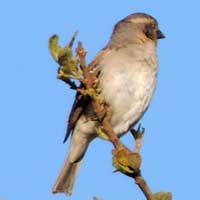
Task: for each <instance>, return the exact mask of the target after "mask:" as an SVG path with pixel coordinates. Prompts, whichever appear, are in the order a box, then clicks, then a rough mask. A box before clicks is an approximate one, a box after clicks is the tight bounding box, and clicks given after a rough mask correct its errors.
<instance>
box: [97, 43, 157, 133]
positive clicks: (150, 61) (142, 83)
mask: <svg viewBox="0 0 200 200" xmlns="http://www.w3.org/2000/svg"><path fill="white" fill-rule="evenodd" d="M99 67H100V68H101V75H100V87H101V89H102V95H103V96H104V98H105V100H106V102H107V103H108V104H109V105H110V106H111V107H112V109H113V116H112V125H113V127H114V131H115V132H116V133H117V134H118V135H119V136H121V135H123V134H124V133H125V132H127V130H128V129H129V128H130V126H132V125H134V124H135V123H136V122H137V121H138V120H139V119H140V118H141V117H142V115H143V113H144V112H145V111H146V109H147V108H148V106H149V103H150V101H151V98H152V96H153V93H154V90H155V86H156V77H157V55H156V47H155V46H154V45H152V44H146V46H144V44H143V45H135V44H134V45H129V46H128V47H126V48H121V49H118V50H114V49H113V50H111V51H110V52H109V53H108V54H107V55H105V57H104V58H103V59H102V61H101V62H100V63H99Z"/></svg>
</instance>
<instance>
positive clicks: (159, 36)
mask: <svg viewBox="0 0 200 200" xmlns="http://www.w3.org/2000/svg"><path fill="white" fill-rule="evenodd" d="M164 38H165V35H164V34H163V33H162V32H161V31H160V30H157V39H164Z"/></svg>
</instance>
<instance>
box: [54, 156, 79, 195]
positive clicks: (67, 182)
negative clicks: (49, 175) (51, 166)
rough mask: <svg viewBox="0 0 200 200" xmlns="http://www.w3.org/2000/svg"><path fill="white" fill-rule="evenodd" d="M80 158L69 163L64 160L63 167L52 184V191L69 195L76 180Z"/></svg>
mask: <svg viewBox="0 0 200 200" xmlns="http://www.w3.org/2000/svg"><path fill="white" fill-rule="evenodd" d="M81 163H82V159H81V160H80V161H77V162H75V163H70V162H68V160H66V162H65V164H64V167H63V168H62V171H61V173H60V175H59V177H58V178H57V180H56V183H55V185H54V186H53V190H52V192H53V193H54V194H55V193H65V194H67V195H69V196H70V195H71V194H72V191H73V186H74V182H75V180H76V176H77V173H78V171H79V168H80V166H81Z"/></svg>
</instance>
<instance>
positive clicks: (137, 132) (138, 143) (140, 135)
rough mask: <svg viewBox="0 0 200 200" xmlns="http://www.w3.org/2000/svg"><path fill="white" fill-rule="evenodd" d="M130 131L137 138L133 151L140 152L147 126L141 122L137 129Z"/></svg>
mask: <svg viewBox="0 0 200 200" xmlns="http://www.w3.org/2000/svg"><path fill="white" fill-rule="evenodd" d="M130 132H131V134H132V135H133V137H134V139H135V148H134V150H133V152H135V153H139V152H140V148H141V147H142V139H143V137H144V132H145V128H143V127H141V124H139V126H138V128H137V130H135V129H131V130H130Z"/></svg>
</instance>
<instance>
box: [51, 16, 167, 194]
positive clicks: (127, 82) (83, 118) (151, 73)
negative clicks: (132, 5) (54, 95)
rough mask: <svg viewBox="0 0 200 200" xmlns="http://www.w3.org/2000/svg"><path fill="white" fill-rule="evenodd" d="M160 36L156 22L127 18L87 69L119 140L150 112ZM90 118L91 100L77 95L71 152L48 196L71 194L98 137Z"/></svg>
mask: <svg viewBox="0 0 200 200" xmlns="http://www.w3.org/2000/svg"><path fill="white" fill-rule="evenodd" d="M164 37H165V36H164V34H163V33H162V32H161V31H160V29H159V26H158V22H157V21H156V19H155V18H153V17H152V16H150V15H148V14H145V13H134V14H131V15H129V16H127V17H125V18H124V19H122V20H121V21H119V22H118V23H117V24H116V25H115V26H114V29H113V33H112V35H111V38H110V40H109V42H108V44H107V45H106V46H105V48H103V49H102V50H101V51H100V53H98V54H97V56H96V57H95V59H94V60H93V61H92V62H91V63H90V64H89V70H90V73H93V74H96V76H97V77H98V81H99V88H100V91H101V95H102V96H103V98H104V100H105V102H106V103H107V104H108V105H109V106H111V108H112V118H111V124H112V126H113V129H114V131H115V133H116V134H117V136H118V137H121V136H123V135H124V134H125V133H127V132H128V130H129V129H130V128H132V127H133V126H134V125H136V123H137V122H138V121H139V120H140V119H141V117H142V116H143V114H144V113H145V111H146V110H147V108H148V107H149V104H150V102H151V99H152V96H153V94H154V91H155V88H156V82H157V72H158V59H157V41H158V39H161V38H164ZM92 114H93V110H92V105H91V101H90V99H87V98H85V97H83V96H82V95H81V94H79V93H77V95H76V98H75V101H74V104H73V106H72V110H71V113H70V116H69V120H68V128H67V133H66V137H65V140H64V141H66V140H67V138H68V137H69V135H71V142H70V148H69V152H68V156H67V159H66V161H65V163H64V166H63V168H62V170H61V172H60V175H59V176H58V178H57V180H56V183H55V185H54V186H53V190H52V192H53V193H65V194H66V195H71V194H72V191H73V186H74V183H75V179H76V177H77V173H78V171H79V168H80V166H81V163H82V160H83V157H84V154H85V153H86V150H87V148H88V145H89V143H90V142H91V141H92V140H93V139H95V138H96V137H98V134H97V132H96V129H95V125H96V123H97V122H96V121H95V120H94V119H93V118H92V117H91V116H92Z"/></svg>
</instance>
